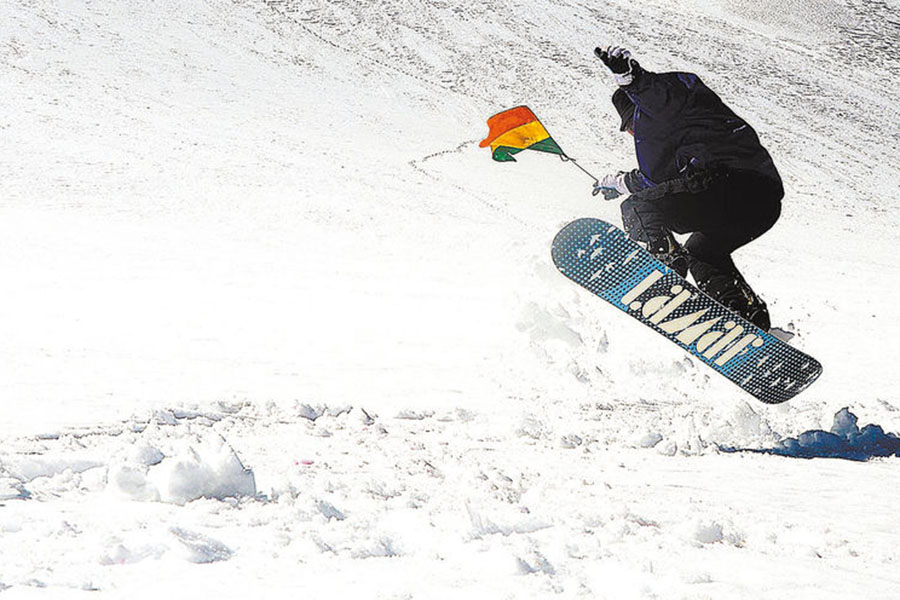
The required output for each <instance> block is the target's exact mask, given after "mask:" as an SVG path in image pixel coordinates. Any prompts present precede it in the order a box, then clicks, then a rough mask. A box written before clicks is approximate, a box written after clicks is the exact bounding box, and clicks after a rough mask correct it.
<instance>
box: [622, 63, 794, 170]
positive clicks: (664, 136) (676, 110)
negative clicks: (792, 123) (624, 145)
mask: <svg viewBox="0 0 900 600" xmlns="http://www.w3.org/2000/svg"><path fill="white" fill-rule="evenodd" d="M622 90H623V91H624V92H625V93H626V94H627V95H628V97H629V99H630V100H631V101H632V102H633V103H634V104H635V105H636V110H635V114H634V128H633V131H634V140H635V150H636V152H637V157H638V164H639V168H640V169H641V171H642V172H643V173H644V174H645V175H646V176H647V178H648V179H649V180H650V181H652V182H654V183H661V182H663V181H666V180H668V179H674V178H676V177H680V176H683V175H684V174H685V173H687V172H689V171H690V170H691V169H695V170H699V169H708V168H711V167H713V166H716V165H721V166H727V167H729V168H732V169H738V170H749V171H755V172H757V173H760V174H762V175H765V176H767V177H769V178H771V179H773V180H775V181H778V182H780V181H781V178H780V176H779V175H778V171H777V170H776V168H775V164H774V163H773V162H772V158H771V157H770V156H769V153H768V152H767V151H766V149H765V148H764V147H763V146H762V144H761V143H760V141H759V137H758V136H757V135H756V131H754V130H753V128H752V127H751V126H750V125H749V124H747V122H746V121H744V120H743V119H741V118H740V117H739V116H737V115H736V114H735V113H734V111H732V110H731V109H730V108H729V107H728V106H727V105H726V104H725V103H724V102H722V100H721V99H720V98H719V96H718V95H717V94H716V93H715V92H713V91H712V90H711V89H709V87H707V86H706V85H705V84H704V83H703V82H702V81H701V80H700V78H699V77H698V76H697V75H694V74H693V73H681V72H671V73H652V72H650V71H645V70H641V71H640V73H639V74H637V75H636V76H635V78H634V81H633V82H632V83H631V84H630V85H628V86H624V87H623V88H622Z"/></svg>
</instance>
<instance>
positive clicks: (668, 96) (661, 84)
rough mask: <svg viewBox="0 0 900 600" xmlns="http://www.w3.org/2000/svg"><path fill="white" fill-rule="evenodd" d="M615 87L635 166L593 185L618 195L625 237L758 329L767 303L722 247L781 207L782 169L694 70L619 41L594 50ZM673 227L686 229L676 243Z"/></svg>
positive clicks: (753, 233) (762, 227)
mask: <svg viewBox="0 0 900 600" xmlns="http://www.w3.org/2000/svg"><path fill="white" fill-rule="evenodd" d="M594 52H595V54H596V55H597V57H598V58H599V59H600V60H601V61H603V63H604V64H605V65H606V66H607V67H608V68H609V70H610V71H611V72H612V73H613V75H614V77H615V80H616V83H618V85H619V88H618V89H616V91H615V93H614V94H613V96H612V101H613V105H614V106H615V108H616V110H617V111H618V113H619V116H620V117H621V130H622V131H628V132H629V133H631V134H632V135H633V136H634V143H635V151H636V153H637V160H638V166H639V168H637V169H634V170H632V171H630V172H623V171H619V172H618V173H614V174H610V175H607V176H606V177H604V178H603V179H602V180H601V181H599V182H598V183H596V184H595V187H594V194H595V195H596V194H597V193H601V192H602V193H603V196H604V198H606V199H607V200H611V199H614V198H618V197H620V196H623V195H629V196H628V198H627V199H625V200H624V201H623V202H622V205H621V210H622V223H623V225H624V228H625V231H626V232H627V233H628V235H629V236H630V237H631V238H632V239H634V240H635V241H637V242H640V243H642V244H644V245H645V246H646V247H647V249H648V250H649V251H650V252H651V253H652V254H653V255H654V256H655V257H656V258H658V259H659V260H661V261H662V262H664V263H666V264H667V265H668V266H669V267H671V268H672V269H674V270H675V271H677V272H678V273H679V274H680V275H681V276H682V277H684V276H686V275H687V272H688V271H690V273H691V276H692V277H693V279H694V281H695V282H696V283H697V286H698V287H699V288H700V289H701V290H703V291H704V292H706V293H707V294H708V295H710V296H711V297H712V298H713V299H714V300H717V301H718V302H719V303H721V304H723V305H724V306H726V307H727V308H729V309H731V310H733V311H735V312H736V313H738V314H740V315H741V316H743V317H744V318H746V319H747V320H748V321H751V322H752V323H754V324H755V325H757V326H758V327H760V328H761V329H764V330H768V329H769V328H770V325H771V324H770V319H769V312H768V309H767V308H766V304H765V303H764V302H763V301H762V300H761V299H760V298H759V297H758V296H757V295H756V294H755V293H754V292H753V290H752V289H751V288H750V286H749V285H747V282H746V281H745V280H744V278H743V276H742V275H741V273H740V272H739V271H738V269H737V267H736V266H735V264H734V261H733V260H732V259H731V253H732V252H734V250H736V249H737V248H740V247H741V246H743V245H744V244H746V243H747V242H749V241H751V240H753V239H755V238H757V237H759V236H760V235H762V234H763V233H764V232H766V231H768V230H769V229H770V228H771V227H772V225H774V224H775V221H777V220H778V217H779V215H780V214H781V199H782V197H783V196H784V188H783V186H782V183H781V177H780V176H779V175H778V171H777V170H776V168H775V164H774V163H773V162H772V158H771V157H770V156H769V153H768V152H767V151H766V149H765V148H764V147H763V146H762V144H760V141H759V138H758V137H757V135H756V132H755V131H754V130H753V128H752V127H750V126H749V125H748V124H747V123H746V122H745V121H744V120H743V119H741V118H740V117H738V116H737V115H736V114H735V113H734V112H733V111H732V110H731V109H730V108H728V106H726V105H725V104H724V103H723V102H722V100H721V99H720V98H719V97H718V96H717V95H716V94H715V93H714V92H713V91H712V90H710V89H709V88H708V87H706V85H704V84H703V82H702V81H700V78H699V77H697V75H695V74H693V73H682V72H672V73H652V72H650V71H647V70H645V69H643V68H641V66H640V65H639V64H638V63H637V61H635V60H634V59H633V58H631V54H630V52H628V51H627V50H625V49H623V48H618V47H610V48H607V49H601V48H596V49H595V50H594ZM673 232H674V233H679V234H687V233H690V234H691V235H690V237H689V238H688V239H687V241H686V242H685V244H684V246H683V247H682V246H681V245H680V244H679V243H678V241H677V240H676V239H675V237H674V236H673V235H672V234H673Z"/></svg>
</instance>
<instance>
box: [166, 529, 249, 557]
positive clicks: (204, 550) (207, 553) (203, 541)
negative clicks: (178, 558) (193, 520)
mask: <svg viewBox="0 0 900 600" xmlns="http://www.w3.org/2000/svg"><path fill="white" fill-rule="evenodd" d="M170 531H171V532H172V535H174V536H175V538H176V539H177V540H178V541H179V542H181V543H182V545H184V547H185V549H186V550H187V560H188V561H190V562H192V563H212V562H218V561H222V560H228V559H229V558H231V556H232V555H233V554H234V551H233V550H232V549H231V548H229V547H228V546H226V545H225V544H223V543H222V542H220V541H218V540H215V539H213V538H211V537H208V536H205V535H203V534H201V533H197V532H196V531H189V530H187V529H181V528H180V527H173V528H172V529H171V530H170Z"/></svg>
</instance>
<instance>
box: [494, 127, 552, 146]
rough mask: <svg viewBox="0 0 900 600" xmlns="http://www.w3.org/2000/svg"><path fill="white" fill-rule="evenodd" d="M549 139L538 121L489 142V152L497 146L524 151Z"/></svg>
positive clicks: (548, 135)
mask: <svg viewBox="0 0 900 600" xmlns="http://www.w3.org/2000/svg"><path fill="white" fill-rule="evenodd" d="M548 137H550V134H549V133H547V130H546V129H544V126H543V125H541V123H540V121H532V122H531V123H526V124H524V125H519V126H518V127H516V128H515V129H511V130H509V131H507V132H506V133H504V134H503V135H501V136H500V137H498V138H497V139H495V140H494V141H493V142H491V151H494V150H496V149H497V147H498V146H509V147H510V148H521V149H523V150H524V149H525V148H528V147H529V146H532V145H534V144H537V143H538V142H540V141H543V140H546V139H547V138H548Z"/></svg>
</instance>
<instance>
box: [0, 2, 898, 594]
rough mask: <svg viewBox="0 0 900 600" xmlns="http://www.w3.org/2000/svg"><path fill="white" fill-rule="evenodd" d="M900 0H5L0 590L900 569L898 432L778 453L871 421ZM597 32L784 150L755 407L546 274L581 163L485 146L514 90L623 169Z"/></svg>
mask: <svg viewBox="0 0 900 600" xmlns="http://www.w3.org/2000/svg"><path fill="white" fill-rule="evenodd" d="M898 13H900V4H898V2H897V0H882V1H862V0H781V1H778V2H775V1H772V0H766V1H763V2H738V1H735V0H708V1H701V0H692V1H683V2H673V1H670V0H641V1H640V2H629V1H625V0H614V1H611V2H602V3H601V2H596V3H587V2H581V1H580V0H552V1H546V2H538V1H536V0H512V1H509V2H502V1H500V0H485V1H482V2H478V3H461V2H460V3H455V2H445V1H440V0H430V1H424V0H408V1H403V2H388V1H384V0H381V1H375V0H373V1H365V2H357V1H354V0H329V1H326V0H302V1H300V0H284V1H279V0H268V1H265V0H206V1H204V2H187V1H184V0H159V1H153V2H147V1H140V0H118V1H116V2H112V1H109V0H93V1H89V0H65V1H51V0H7V1H5V2H3V3H0V590H2V591H0V597H3V598H4V599H5V598H6V597H9V598H17V597H27V598H34V597H41V598H44V597H58V598H78V597H90V598H97V597H110V598H162V597H171V598H196V597H209V598H272V597H283V596H284V594H287V593H289V594H291V595H296V597H310V598H379V599H407V598H429V599H430V598H454V599H456V598H461V597H466V598H486V599H492V600H493V599H498V598H515V599H521V598H534V599H538V598H541V599H543V598H548V597H560V598H610V599H616V600H621V599H631V598H642V599H643V598H647V599H650V598H660V599H670V598H684V599H706V598H714V599H738V598H740V599H744V598H746V599H754V600H755V599H759V598H785V597H787V598H792V599H802V598H815V599H817V600H821V599H826V598H840V599H842V600H844V599H847V598H864V597H865V598H868V597H877V598H900V575H898V568H900V525H898V521H897V515H898V510H900V500H898V496H897V492H896V490H897V485H898V483H900V480H898V475H900V467H898V462H897V461H898V460H900V459H897V458H896V457H892V458H878V457H876V458H871V459H870V460H853V461H851V460H842V459H834V458H830V459H826V458H814V459H804V458H798V457H797V456H799V455H809V454H815V453H816V452H815V450H816V448H818V447H824V446H828V447H827V448H826V450H828V448H831V449H832V450H833V449H834V448H836V447H837V446H839V445H840V444H844V443H845V442H842V441H840V440H837V438H840V439H843V440H850V441H848V442H846V443H848V444H849V443H853V440H860V439H866V440H870V441H871V439H872V435H875V437H876V438H879V439H880V440H881V441H884V442H887V443H891V441H892V440H893V441H896V438H895V437H891V436H890V435H889V433H890V432H897V431H900V396H898V391H897V388H898V385H897V376H896V367H895V361H896V358H897V356H900V326H898V313H897V309H896V306H897V297H898V294H900V285H898V283H897V282H898V280H900V263H898V260H897V250H898V244H900V234H898V231H900V214H898V198H900V194H898V192H900V183H898V182H900V113H898V105H900V93H898V86H897V81H896V78H897V75H898V73H900V57H898V50H897V48H898V42H900V25H898V22H900V17H898ZM613 43H614V44H622V45H625V46H627V47H629V48H631V49H632V50H633V52H634V54H635V56H636V57H637V58H638V59H639V60H640V61H641V62H642V63H643V64H644V65H645V66H646V67H647V68H649V69H651V70H657V71H665V70H689V71H693V72H696V73H698V74H699V75H700V76H701V77H702V78H703V79H704V81H706V82H707V83H708V84H709V85H710V86H711V87H712V88H713V89H715V90H716V91H717V92H719V94H720V95H721V96H722V97H723V98H724V99H725V101H726V102H727V103H728V104H729V105H731V106H732V107H733V108H734V109H735V111H736V112H738V114H740V115H742V116H744V117H745V118H746V119H747V120H748V121H749V122H750V123H751V124H753V125H754V127H755V128H756V129H757V130H758V132H759V134H760V136H761V138H762V140H763V142H764V143H765V144H766V146H767V147H768V148H769V149H770V151H771V153H772V155H773V156H774V158H775V160H776V163H777V164H778V167H779V169H780V171H781V173H782V175H783V177H784V179H785V183H786V188H787V190H788V192H787V197H786V198H785V203H784V211H783V215H782V218H781V220H780V221H779V223H778V224H777V225H776V226H775V228H774V229H773V230H772V231H770V232H769V233H767V234H766V235H765V236H763V237H762V238H760V239H759V240H758V241H756V242H754V243H753V244H751V245H750V246H748V247H746V248H744V249H741V250H739V251H738V252H737V254H736V259H737V261H738V262H739V264H740V266H741V267H742V268H743V270H744V271H745V274H746V276H747V278H748V280H749V281H750V282H751V284H752V285H753V286H754V287H755V288H756V289H757V290H758V291H759V292H760V293H761V295H762V296H763V297H764V298H765V299H766V300H767V301H768V303H769V305H770V308H771V312H772V314H773V318H774V321H775V323H776V324H777V325H780V326H782V327H784V328H787V329H791V330H793V331H794V332H795V333H796V337H795V338H794V339H793V340H792V343H793V344H795V345H796V346H798V347H800V348H802V349H803V350H805V351H807V352H809V353H810V354H812V355H814V356H815V357H816V358H818V359H819V360H820V361H821V362H822V363H823V365H824V368H825V371H824V374H823V375H822V377H821V379H820V380H819V381H818V382H816V383H815V384H814V385H813V386H812V387H811V388H810V389H808V390H807V391H805V392H803V393H802V394H801V395H800V396H798V397H797V398H796V399H794V400H792V401H790V402H788V403H786V404H784V405H779V406H767V405H763V404H761V403H759V402H757V401H755V400H753V399H752V398H750V397H749V396H747V395H746V394H744V393H743V392H742V391H741V390H739V389H738V388H737V387H735V386H733V385H732V384H731V383H729V382H728V381H726V380H724V379H723V378H721V377H719V376H717V375H715V374H714V373H713V372H712V371H710V370H708V369H707V368H706V367H705V366H703V365H699V364H697V363H696V362H695V361H692V360H689V359H688V358H686V355H685V354H684V353H683V352H682V351H681V350H679V349H678V348H677V347H676V346H674V345H673V344H670V343H668V342H666V341H664V340H662V339H660V338H658V336H657V335H656V334H655V333H653V332H651V331H650V330H648V329H646V328H644V327H641V326H639V325H638V324H637V323H635V322H634V321H632V320H631V319H630V318H628V317H627V316H624V315H622V314H620V313H618V312H617V311H615V310H614V309H612V308H610V307H609V306H608V305H606V304H605V303H604V302H602V301H601V300H599V299H597V298H594V297H592V296H590V294H588V293H587V292H585V291H583V290H581V289H580V288H577V287H576V286H575V285H573V284H572V283H571V282H569V281H568V280H566V279H565V278H564V277H563V276H561V275H560V274H559V273H558V272H557V271H556V270H555V268H554V267H553V265H552V263H551V261H550V256H549V254H550V253H549V247H550V241H551V240H552V238H553V235H554V234H555V233H556V231H557V230H558V229H559V228H560V227H561V226H562V225H563V224H564V223H566V222H567V221H569V220H571V219H573V218H576V217H581V216H590V215H596V216H599V217H601V218H606V219H610V220H613V221H614V222H618V218H619V217H618V210H617V206H616V204H615V203H606V202H604V201H602V200H599V199H598V198H595V197H592V196H591V195H590V187H591V181H590V179H589V178H588V177H586V176H585V175H584V174H583V173H581V172H580V171H578V170H577V169H576V168H575V167H574V166H572V165H569V164H566V163H563V162H561V161H559V160H558V159H557V158H556V157H554V156H551V155H546V154H540V153H528V152H525V153H522V154H520V155H519V160H518V162H517V163H510V164H501V163H496V162H493V161H492V160H491V159H490V153H489V151H487V150H484V149H479V148H478V147H477V142H478V141H479V140H481V139H482V138H483V137H484V136H485V135H486V133H487V127H486V124H485V120H486V118H487V117H488V116H490V115H492V114H494V113H496V112H498V111H500V110H503V109H505V108H510V107H512V106H515V105H518V104H528V105H529V106H530V107H531V108H532V109H533V110H534V111H535V112H536V113H537V115H538V116H539V117H540V118H541V119H542V121H543V122H544V123H545V125H547V127H548V129H549V130H550V132H551V134H552V135H553V136H554V138H555V139H556V140H557V141H558V142H559V143H560V144H561V145H562V147H563V148H564V149H565V150H566V151H567V153H568V154H569V155H571V156H573V157H576V158H577V159H579V160H580V164H581V165H583V166H584V167H585V168H587V169H589V170H590V171H592V172H593V173H595V174H597V175H602V174H604V173H606V172H609V171H615V170H618V169H622V168H632V167H633V165H634V158H633V149H632V148H631V138H629V137H627V136H625V135H623V134H621V133H619V132H618V131H617V127H616V123H617V119H616V115H615V111H614V109H613V108H612V105H611V103H610V101H609V98H610V95H611V93H612V91H613V84H612V81H611V79H610V77H609V75H608V74H607V73H606V72H605V70H604V69H603V67H602V65H600V64H599V63H598V61H596V59H594V58H593V56H592V50H593V48H594V46H595V45H598V44H601V45H605V44H613ZM845 407H846V408H848V409H849V410H846V411H842V410H841V409H843V408H845ZM836 414H837V416H835V415H836ZM857 418H858V424H859V425H857V422H856V420H855V419H857ZM833 422H834V423H833ZM866 424H876V425H878V426H880V427H881V428H882V429H883V430H876V429H873V428H869V429H866V428H864V426H865V425H866ZM860 428H863V429H862V431H860ZM819 429H822V430H832V429H833V432H834V434H835V435H834V436H832V437H831V438H828V437H827V436H826V435H825V434H822V433H821V432H820V433H815V432H814V430H819ZM804 432H807V433H804ZM809 432H813V433H809ZM873 432H874V433H873ZM879 432H880V433H879ZM884 432H888V433H887V434H886V433H884ZM842 436H843V437H842ZM854 436H855V437H854ZM866 436H868V437H866ZM879 436H880V437H879ZM823 440H824V441H823ZM835 440H837V441H835ZM804 443H805V444H806V448H807V450H809V449H810V448H811V449H812V451H811V452H806V453H805V454H804V453H803V452H800V451H797V448H798V447H801V446H803V444H804ZM828 444H830V445H828ZM836 444H837V446H836ZM854 448H856V449H857V450H859V448H860V447H858V446H854ZM865 448H868V446H865ZM865 448H863V451H862V455H860V453H859V452H856V453H855V454H852V455H848V456H849V457H851V458H868V457H869V456H872V454H873V453H868V454H867V452H868V451H867V450H865ZM731 449H739V450H756V451H759V452H730V451H727V450H731ZM773 452H775V453H773ZM778 453H781V454H787V456H780V455H777V454H778ZM825 453H826V454H827V453H828V452H825ZM838 454H840V453H839V452H838Z"/></svg>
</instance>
